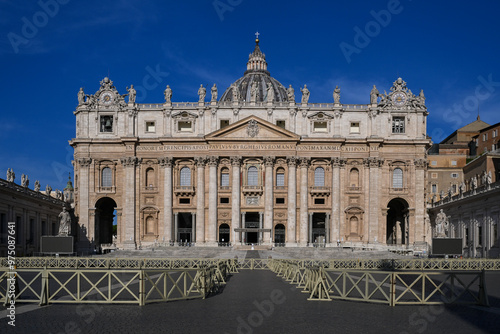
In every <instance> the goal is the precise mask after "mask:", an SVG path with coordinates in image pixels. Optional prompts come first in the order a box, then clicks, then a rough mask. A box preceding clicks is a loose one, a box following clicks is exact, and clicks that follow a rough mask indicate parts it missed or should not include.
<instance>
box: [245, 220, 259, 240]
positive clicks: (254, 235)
mask: <svg viewBox="0 0 500 334" xmlns="http://www.w3.org/2000/svg"><path fill="white" fill-rule="evenodd" d="M259 225H260V223H259V213H258V212H247V213H246V214H245V228H251V229H255V232H246V233H245V243H246V244H247V245H251V244H254V245H255V244H258V243H259V232H257V229H258V228H259V227H260V226H259Z"/></svg>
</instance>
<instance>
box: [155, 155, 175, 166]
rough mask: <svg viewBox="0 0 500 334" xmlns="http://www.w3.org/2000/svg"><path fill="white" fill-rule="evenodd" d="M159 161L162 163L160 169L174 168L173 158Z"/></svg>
mask: <svg viewBox="0 0 500 334" xmlns="http://www.w3.org/2000/svg"><path fill="white" fill-rule="evenodd" d="M158 161H159V163H160V167H162V168H166V167H172V163H173V161H174V159H173V158H172V157H164V158H160V159H158Z"/></svg>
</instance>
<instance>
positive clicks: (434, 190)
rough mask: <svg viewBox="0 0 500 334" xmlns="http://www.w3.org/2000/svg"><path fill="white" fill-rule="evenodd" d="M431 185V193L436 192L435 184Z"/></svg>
mask: <svg viewBox="0 0 500 334" xmlns="http://www.w3.org/2000/svg"><path fill="white" fill-rule="evenodd" d="M431 187H432V193H433V194H436V193H437V184H433V185H432V186H431Z"/></svg>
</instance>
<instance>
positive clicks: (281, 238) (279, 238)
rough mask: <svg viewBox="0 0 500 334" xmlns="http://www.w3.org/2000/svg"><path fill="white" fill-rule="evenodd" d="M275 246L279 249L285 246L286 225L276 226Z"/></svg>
mask: <svg viewBox="0 0 500 334" xmlns="http://www.w3.org/2000/svg"><path fill="white" fill-rule="evenodd" d="M274 244H275V245H276V246H277V247H281V246H285V225H283V224H276V226H275V227H274Z"/></svg>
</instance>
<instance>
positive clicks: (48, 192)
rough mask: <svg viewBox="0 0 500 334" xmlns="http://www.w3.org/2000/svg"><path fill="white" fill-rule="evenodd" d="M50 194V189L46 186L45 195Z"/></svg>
mask: <svg viewBox="0 0 500 334" xmlns="http://www.w3.org/2000/svg"><path fill="white" fill-rule="evenodd" d="M51 192H52V187H51V186H49V185H48V184H47V186H46V187H45V195H47V196H50V193H51Z"/></svg>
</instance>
